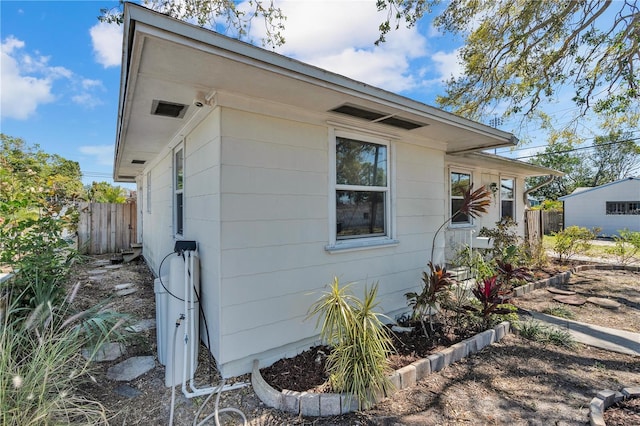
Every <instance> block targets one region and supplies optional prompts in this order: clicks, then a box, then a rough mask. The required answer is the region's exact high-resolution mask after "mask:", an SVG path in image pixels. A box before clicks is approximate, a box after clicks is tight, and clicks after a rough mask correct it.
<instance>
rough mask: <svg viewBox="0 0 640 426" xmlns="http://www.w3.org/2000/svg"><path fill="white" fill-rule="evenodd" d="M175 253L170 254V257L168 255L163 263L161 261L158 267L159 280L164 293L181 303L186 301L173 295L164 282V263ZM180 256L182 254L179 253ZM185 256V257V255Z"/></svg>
mask: <svg viewBox="0 0 640 426" xmlns="http://www.w3.org/2000/svg"><path fill="white" fill-rule="evenodd" d="M174 253H175V251H172V252H171V253H169V254H168V255H166V256H165V257H164V258H163V259H162V260H161V261H160V266H159V267H158V279H159V280H160V285H161V286H162V288H164V291H166V292H167V293H169V294H170V295H171V297H173V298H174V299H178V300H179V301H181V302H184V299H181V298H179V297H178V296H176V295H175V294H173V293H171V292H170V291H169V289H168V288H167V287H166V286H165V285H164V283H163V282H162V264H163V263H164V261H165V260H167V257H169V256H171V255H172V254H174ZM178 254H180V253H178ZM183 256H184V255H183Z"/></svg>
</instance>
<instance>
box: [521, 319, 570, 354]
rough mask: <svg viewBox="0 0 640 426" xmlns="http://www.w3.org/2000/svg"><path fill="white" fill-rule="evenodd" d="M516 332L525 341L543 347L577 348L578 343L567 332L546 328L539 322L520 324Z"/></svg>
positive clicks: (550, 327) (555, 328) (546, 326)
mask: <svg viewBox="0 0 640 426" xmlns="http://www.w3.org/2000/svg"><path fill="white" fill-rule="evenodd" d="M518 332H519V333H520V336H522V337H524V338H525V339H528V340H533V341H534V342H539V343H542V344H545V345H546V344H551V345H554V346H561V347H565V348H569V349H576V348H577V347H578V343H577V342H576V340H575V339H574V338H573V336H571V334H570V333H569V332H568V331H566V330H562V329H559V328H557V327H552V326H548V325H546V324H543V323H542V322H540V321H536V320H533V321H524V322H521V323H520V327H519V330H518Z"/></svg>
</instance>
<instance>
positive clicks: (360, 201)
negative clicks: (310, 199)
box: [335, 136, 391, 243]
mask: <svg viewBox="0 0 640 426" xmlns="http://www.w3.org/2000/svg"><path fill="white" fill-rule="evenodd" d="M363 139H365V140H359V139H353V138H351V137H343V136H337V137H336V138H335V140H336V142H335V215H336V216H335V217H336V226H335V241H336V242H338V243H339V242H345V241H353V240H360V241H362V240H364V239H374V238H381V237H382V238H385V237H386V238H389V237H390V229H389V228H390V225H389V224H390V218H389V216H390V192H391V191H390V182H389V181H390V178H389V144H388V143H384V142H382V141H380V142H379V143H378V142H372V141H370V140H366V139H368V138H363Z"/></svg>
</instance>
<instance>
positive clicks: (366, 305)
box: [307, 278, 393, 409]
mask: <svg viewBox="0 0 640 426" xmlns="http://www.w3.org/2000/svg"><path fill="white" fill-rule="evenodd" d="M350 287H351V284H347V285H346V286H344V287H342V288H340V284H339V282H338V279H337V278H334V280H333V284H332V285H331V288H330V290H329V291H328V292H325V293H324V294H323V295H322V296H321V297H320V298H319V299H318V300H317V301H316V302H315V303H314V304H313V305H312V306H311V308H310V309H309V314H308V316H307V317H308V318H309V317H313V316H316V315H317V316H318V319H317V322H316V327H318V326H320V324H321V323H322V326H321V327H320V338H321V339H322V340H323V341H324V342H325V343H326V344H328V345H329V346H331V347H332V348H333V350H332V352H331V354H330V355H329V356H328V358H327V364H326V369H327V372H328V373H329V381H330V384H331V387H332V389H333V390H334V391H336V392H346V393H348V394H350V395H353V396H355V397H356V398H357V400H358V406H359V407H360V408H361V409H362V408H368V407H370V406H371V405H373V403H374V402H375V397H376V395H380V394H384V393H385V392H387V391H389V390H390V389H392V387H393V384H392V383H391V382H390V381H389V378H388V376H387V374H388V372H389V362H388V359H387V357H388V355H389V354H390V353H391V351H392V350H393V345H392V343H391V339H390V337H389V334H388V332H387V329H386V327H385V326H384V324H383V323H382V320H381V318H382V317H383V315H381V314H379V313H376V312H375V309H376V307H377V303H376V297H377V292H378V286H377V284H376V285H373V286H372V287H371V288H370V289H366V288H365V295H364V299H363V300H360V299H358V298H357V297H355V296H353V294H352V293H351V291H350Z"/></svg>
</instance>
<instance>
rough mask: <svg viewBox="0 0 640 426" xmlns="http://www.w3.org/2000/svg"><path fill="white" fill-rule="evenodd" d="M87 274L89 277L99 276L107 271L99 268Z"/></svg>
mask: <svg viewBox="0 0 640 426" xmlns="http://www.w3.org/2000/svg"><path fill="white" fill-rule="evenodd" d="M87 273H88V274H89V275H100V274H106V273H107V271H106V270H105V269H104V268H100V269H92V270H90V271H87Z"/></svg>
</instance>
